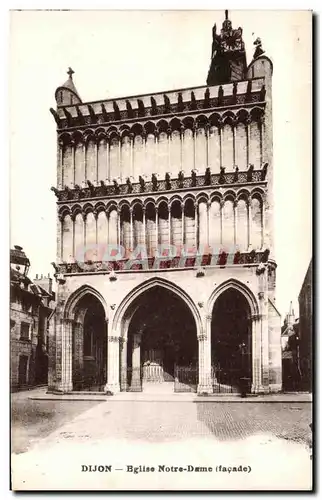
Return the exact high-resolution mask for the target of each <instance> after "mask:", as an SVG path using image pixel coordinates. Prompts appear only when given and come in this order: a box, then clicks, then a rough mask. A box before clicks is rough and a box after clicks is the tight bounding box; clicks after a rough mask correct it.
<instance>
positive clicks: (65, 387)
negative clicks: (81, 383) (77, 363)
mask: <svg viewBox="0 0 322 500" xmlns="http://www.w3.org/2000/svg"><path fill="white" fill-rule="evenodd" d="M72 330H73V321H72V320H70V319H64V320H63V322H62V346H61V349H62V350H61V356H62V373H61V383H60V386H59V390H60V391H62V392H71V391H72V390H73V380H72Z"/></svg>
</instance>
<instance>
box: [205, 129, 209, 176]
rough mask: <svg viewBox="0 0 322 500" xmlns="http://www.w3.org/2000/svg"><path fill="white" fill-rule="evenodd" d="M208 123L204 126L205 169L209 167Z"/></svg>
mask: <svg viewBox="0 0 322 500" xmlns="http://www.w3.org/2000/svg"><path fill="white" fill-rule="evenodd" d="M209 129H210V125H209V123H206V125H205V136H206V168H208V167H209Z"/></svg>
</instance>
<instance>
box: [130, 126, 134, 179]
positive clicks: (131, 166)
mask: <svg viewBox="0 0 322 500" xmlns="http://www.w3.org/2000/svg"><path fill="white" fill-rule="evenodd" d="M129 137H130V162H131V163H130V172H131V176H132V177H133V179H134V162H133V158H134V154H133V149H134V134H133V133H132V132H131V133H130V134H129Z"/></svg>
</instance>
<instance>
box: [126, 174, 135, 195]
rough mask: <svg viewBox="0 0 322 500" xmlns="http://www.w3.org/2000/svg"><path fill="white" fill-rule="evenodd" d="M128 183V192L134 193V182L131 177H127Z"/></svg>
mask: <svg viewBox="0 0 322 500" xmlns="http://www.w3.org/2000/svg"><path fill="white" fill-rule="evenodd" d="M126 185H127V192H128V193H132V191H133V186H132V182H131V181H130V178H129V177H128V178H127V179H126Z"/></svg>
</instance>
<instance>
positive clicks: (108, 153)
mask: <svg viewBox="0 0 322 500" xmlns="http://www.w3.org/2000/svg"><path fill="white" fill-rule="evenodd" d="M106 177H107V180H108V182H111V167H110V140H109V138H108V137H106Z"/></svg>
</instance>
